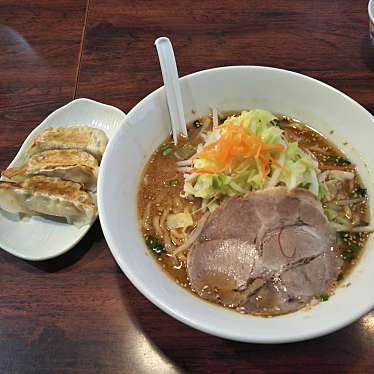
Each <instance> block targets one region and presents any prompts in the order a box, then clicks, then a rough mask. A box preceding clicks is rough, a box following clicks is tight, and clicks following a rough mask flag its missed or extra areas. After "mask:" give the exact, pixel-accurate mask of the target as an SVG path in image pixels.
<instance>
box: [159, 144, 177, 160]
mask: <svg viewBox="0 0 374 374" xmlns="http://www.w3.org/2000/svg"><path fill="white" fill-rule="evenodd" d="M160 152H161V154H162V155H163V156H165V157H166V156H170V155H171V154H173V153H174V150H173V146H172V145H171V144H170V143H167V144H164V145H162V146H161V147H160Z"/></svg>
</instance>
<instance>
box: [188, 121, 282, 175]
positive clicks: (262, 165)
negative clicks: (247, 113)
mask: <svg viewBox="0 0 374 374" xmlns="http://www.w3.org/2000/svg"><path fill="white" fill-rule="evenodd" d="M219 128H220V129H222V130H224V131H223V133H222V134H221V137H220V138H219V139H218V140H216V141H215V142H213V143H211V144H208V145H206V146H205V147H204V149H203V150H201V151H200V152H199V153H198V155H197V158H198V159H206V160H210V161H212V166H209V167H208V168H205V169H196V168H195V169H194V170H193V172H195V173H199V174H224V173H231V171H232V170H233V169H234V168H235V167H236V166H237V165H239V164H240V163H241V162H243V161H244V160H246V159H250V158H253V159H255V160H256V161H257V164H258V167H259V171H260V174H261V176H262V177H263V178H265V177H266V176H267V175H269V173H270V171H271V168H270V166H271V165H272V166H274V167H277V168H279V167H280V165H279V163H278V162H277V160H276V157H274V156H276V155H279V153H280V152H282V151H283V150H284V146H283V145H282V144H264V143H263V142H262V141H261V138H260V137H259V136H257V135H255V134H253V133H252V132H251V131H249V130H248V129H246V128H245V127H244V126H242V124H240V125H235V124H230V123H228V124H225V125H221V126H220V127H219Z"/></svg>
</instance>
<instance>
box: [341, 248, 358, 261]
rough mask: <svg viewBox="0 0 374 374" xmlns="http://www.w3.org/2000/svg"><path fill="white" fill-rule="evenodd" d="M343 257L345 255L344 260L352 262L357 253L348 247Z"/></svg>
mask: <svg viewBox="0 0 374 374" xmlns="http://www.w3.org/2000/svg"><path fill="white" fill-rule="evenodd" d="M342 257H343V260H344V261H347V262H351V261H352V260H354V259H355V258H356V256H355V254H354V253H353V252H352V251H351V250H350V249H347V250H346V251H344V252H343V253H342Z"/></svg>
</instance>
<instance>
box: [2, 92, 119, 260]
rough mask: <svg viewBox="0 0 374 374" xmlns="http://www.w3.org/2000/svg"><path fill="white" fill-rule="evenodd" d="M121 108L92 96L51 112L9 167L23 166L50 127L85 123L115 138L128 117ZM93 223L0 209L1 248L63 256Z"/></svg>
mask: <svg viewBox="0 0 374 374" xmlns="http://www.w3.org/2000/svg"><path fill="white" fill-rule="evenodd" d="M125 117H126V115H125V113H123V112H122V111H121V110H119V109H117V108H115V107H112V106H109V105H105V104H101V103H98V102H96V101H93V100H89V99H77V100H73V101H71V102H70V103H69V104H67V105H65V106H63V107H61V108H59V109H57V110H56V111H54V112H53V113H51V114H50V115H49V116H48V117H47V118H46V119H45V120H44V121H43V122H42V123H41V124H40V125H39V126H37V127H36V128H35V129H34V130H33V131H32V132H31V133H30V135H29V136H28V137H27V139H26V140H25V142H24V143H23V145H22V147H21V148H20V150H19V151H18V153H17V155H16V157H15V158H14V160H13V161H12V162H11V164H10V165H9V167H13V166H20V165H21V164H22V163H23V162H24V161H25V152H26V150H27V148H28V147H29V146H30V145H31V143H32V141H33V140H34V139H35V137H36V136H38V135H39V134H40V133H41V132H42V131H43V130H44V129H46V128H48V127H57V126H58V127H72V126H75V125H85V126H91V127H96V128H99V129H101V130H104V131H105V133H106V135H107V136H108V138H109V139H111V138H112V137H113V135H114V133H115V132H116V130H117V129H118V128H119V127H120V126H121V124H122V123H123V122H124V120H125ZM91 226H92V225H86V226H83V227H81V228H79V229H78V228H77V227H75V226H73V225H69V224H67V223H63V222H59V221H57V220H56V221H54V220H51V219H47V218H43V217H31V218H28V219H20V217H19V215H18V214H11V213H8V212H6V211H4V210H2V209H0V247H1V248H2V249H4V250H6V251H7V252H9V253H11V254H13V255H15V256H17V257H20V258H23V259H25V260H33V261H41V260H47V259H50V258H53V257H56V256H59V255H61V254H63V253H65V252H67V251H68V250H69V249H71V248H72V247H73V246H74V245H75V244H77V243H78V242H79V241H80V240H81V239H82V238H83V236H84V235H85V234H86V233H87V231H88V230H89V229H90V227H91Z"/></svg>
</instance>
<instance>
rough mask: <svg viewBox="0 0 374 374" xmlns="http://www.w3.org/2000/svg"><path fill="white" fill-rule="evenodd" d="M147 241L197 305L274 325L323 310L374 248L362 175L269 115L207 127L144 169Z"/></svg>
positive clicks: (237, 116)
mask: <svg viewBox="0 0 374 374" xmlns="http://www.w3.org/2000/svg"><path fill="white" fill-rule="evenodd" d="M138 206H139V217H140V224H141V229H142V233H143V235H144V240H145V242H146V244H147V246H148V248H149V249H150V250H151V251H152V252H153V253H154V255H155V258H156V259H157V261H158V263H159V264H160V265H161V267H162V268H163V270H164V271H165V272H167V273H168V274H169V275H170V277H171V278H172V279H173V280H174V281H175V282H177V283H178V284H180V285H181V286H182V287H185V288H186V289H189V290H190V291H192V292H194V293H195V294H197V295H198V296H200V297H202V298H204V299H206V300H209V301H212V302H215V303H218V304H220V305H223V306H225V307H229V308H233V309H236V310H237V311H239V312H242V313H249V314H256V315H263V316H273V315H278V314H284V313H288V312H292V311H295V310H298V309H300V308H301V307H303V306H305V305H307V304H309V303H310V302H312V303H313V302H315V301H316V300H321V301H326V300H327V299H328V298H329V296H330V295H331V294H332V293H333V290H334V287H335V286H336V284H337V282H338V281H339V280H341V279H342V278H343V277H344V276H345V275H346V274H347V272H348V271H349V270H350V268H351V267H352V266H353V265H354V264H355V263H356V261H357V259H358V257H359V255H360V252H361V249H362V248H363V247H364V245H365V242H366V240H367V237H368V233H367V232H366V231H367V228H366V227H365V226H367V225H368V224H369V222H368V221H369V217H368V200H367V194H366V189H365V188H364V186H363V185H362V182H361V179H360V177H359V175H358V173H357V170H356V169H355V166H354V165H352V163H351V162H350V161H349V160H348V159H347V158H346V157H345V156H344V155H343V154H342V153H341V152H340V151H339V150H338V149H336V147H335V146H334V145H333V144H331V143H330V142H329V141H328V140H327V139H326V138H324V137H323V136H321V135H320V134H319V133H317V132H316V131H314V130H313V129H311V128H310V127H308V126H306V125H304V124H303V123H301V122H299V121H297V120H294V119H291V118H287V117H285V116H282V115H277V116H275V115H273V114H272V113H269V112H267V111H264V110H251V111H244V112H241V113H225V114H222V115H219V116H218V115H217V113H216V112H215V113H214V114H213V115H208V116H205V117H203V118H200V119H199V120H196V121H194V122H193V123H191V124H189V126H188V139H183V138H180V139H179V143H178V146H174V145H173V144H172V140H171V138H168V139H166V140H165V142H164V143H163V144H162V145H161V146H160V147H159V148H158V149H157V151H156V152H155V153H154V154H153V155H152V157H151V158H150V160H149V162H148V163H147V165H146V167H145V170H144V175H143V178H142V181H141V184H140V188H139V195H138Z"/></svg>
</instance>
